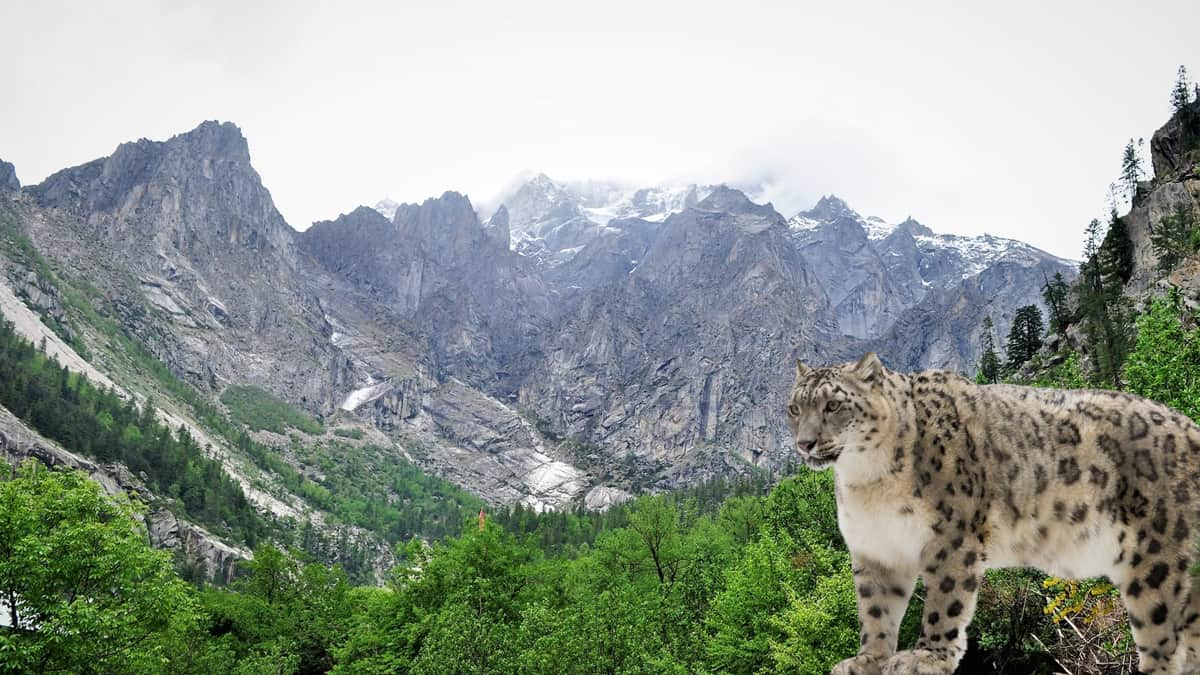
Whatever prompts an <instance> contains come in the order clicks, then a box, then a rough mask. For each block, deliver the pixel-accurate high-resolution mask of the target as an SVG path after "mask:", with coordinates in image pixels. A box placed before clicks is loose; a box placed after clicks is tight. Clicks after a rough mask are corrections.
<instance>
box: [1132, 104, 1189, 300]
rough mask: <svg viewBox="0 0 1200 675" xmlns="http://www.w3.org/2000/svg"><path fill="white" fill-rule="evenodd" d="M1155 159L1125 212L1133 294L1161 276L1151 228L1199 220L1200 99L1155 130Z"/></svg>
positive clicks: (1152, 152)
mask: <svg viewBox="0 0 1200 675" xmlns="http://www.w3.org/2000/svg"><path fill="white" fill-rule="evenodd" d="M1150 159H1151V163H1152V164H1153V166H1154V180H1153V181H1152V182H1145V183H1142V184H1141V185H1139V186H1138V190H1137V194H1136V195H1135V197H1134V199H1133V204H1132V208H1131V209H1130V211H1129V213H1128V214H1127V215H1125V217H1124V219H1125V224H1126V226H1127V227H1128V228H1129V236H1130V239H1131V240H1132V241H1133V258H1134V269H1133V277H1132V278H1131V279H1130V281H1129V286H1128V288H1127V291H1128V293H1129V294H1130V295H1132V296H1134V297H1137V296H1141V295H1143V294H1144V293H1145V292H1146V291H1147V290H1149V289H1150V288H1151V287H1152V285H1153V284H1154V282H1155V281H1156V279H1157V276H1158V275H1157V271H1156V269H1155V268H1156V265H1157V262H1158V255H1157V254H1156V252H1155V251H1154V247H1153V245H1152V244H1151V241H1150V231H1151V227H1152V226H1156V225H1158V223H1160V222H1161V221H1162V219H1163V218H1170V217H1176V216H1178V215H1180V214H1183V215H1184V217H1191V218H1192V219H1194V220H1200V99H1198V100H1196V101H1193V102H1192V103H1191V104H1189V105H1188V106H1186V107H1185V108H1184V109H1183V110H1182V111H1180V112H1178V113H1176V114H1175V115H1173V116H1172V117H1171V119H1170V120H1168V121H1167V123H1166V124H1164V125H1163V126H1162V127H1161V128H1159V129H1158V130H1157V131H1155V132H1154V135H1153V136H1152V137H1151V139H1150ZM1185 285H1187V286H1190V285H1191V284H1190V283H1189V284H1185Z"/></svg>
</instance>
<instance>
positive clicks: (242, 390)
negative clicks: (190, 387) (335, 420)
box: [221, 386, 325, 435]
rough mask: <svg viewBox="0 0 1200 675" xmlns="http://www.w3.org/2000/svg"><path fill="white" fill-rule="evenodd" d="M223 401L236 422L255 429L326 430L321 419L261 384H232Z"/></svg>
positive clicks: (283, 431) (317, 433)
mask: <svg viewBox="0 0 1200 675" xmlns="http://www.w3.org/2000/svg"><path fill="white" fill-rule="evenodd" d="M221 402H222V403H224V404H225V406H226V407H227V408H228V409H229V416H230V417H232V418H233V421H234V422H237V423H238V424H245V425H246V426H247V427H250V429H252V430H254V431H273V432H275V433H277V434H283V433H287V430H288V429H296V430H299V431H303V432H304V433H306V434H312V435H319V434H323V433H325V428H324V427H322V426H321V424H320V423H319V422H317V421H316V420H314V419H313V418H311V417H309V416H308V415H305V414H304V413H302V412H300V411H299V410H296V409H295V408H293V407H292V406H291V405H289V404H288V402H287V401H284V400H283V399H280V398H279V397H278V396H275V395H274V394H272V393H270V392H268V391H266V390H264V389H262V388H260V387H252V386H232V387H228V388H226V389H225V391H223V392H221Z"/></svg>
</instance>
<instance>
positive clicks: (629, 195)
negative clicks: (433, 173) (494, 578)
mask: <svg viewBox="0 0 1200 675" xmlns="http://www.w3.org/2000/svg"><path fill="white" fill-rule="evenodd" d="M0 168H2V167H0ZM9 173H11V171H10V172H9ZM14 181H15V179H14ZM5 184H6V185H10V186H11V185H13V184H14V183H13V182H12V181H10V182H8V183H5ZM9 193H10V194H11V197H10V198H9V200H8V203H9V204H10V207H7V208H9V209H10V210H11V212H12V214H14V217H15V219H16V221H17V222H18V223H19V224H20V227H21V229H22V231H23V233H25V234H27V235H28V236H29V237H30V239H31V240H32V242H33V244H34V245H35V246H36V247H37V248H38V249H39V250H40V251H41V252H42V253H43V254H44V255H45V256H46V257H47V258H49V259H51V260H52V261H53V263H54V264H55V265H56V266H58V268H59V269H61V270H69V271H70V273H71V274H72V275H76V276H77V277H78V279H80V280H86V282H87V284H88V285H90V286H91V287H94V288H95V290H96V295H95V298H96V301H97V302H103V303H106V306H107V307H108V309H109V310H110V312H111V314H112V315H113V316H115V317H116V318H117V320H118V321H119V323H120V325H121V328H122V330H123V331H125V332H126V333H127V334H128V335H130V336H132V337H133V338H134V339H135V340H137V341H138V342H139V343H141V344H143V345H144V346H145V347H146V348H147V349H148V350H149V351H150V352H151V354H153V355H154V356H155V357H157V358H158V359H160V360H161V361H162V362H163V363H165V364H166V365H167V367H168V368H169V369H170V370H171V371H172V372H173V373H175V374H176V375H178V376H180V377H182V378H183V379H185V380H186V381H188V382H190V383H191V384H193V385H195V386H196V387H197V388H198V389H200V391H201V392H203V393H204V394H205V395H208V396H213V395H215V394H217V393H218V392H219V391H221V390H222V389H223V388H224V387H226V386H228V385H230V384H254V385H258V386H261V387H263V388H265V389H267V390H269V391H271V392H273V393H275V394H276V395H278V396H280V397H282V398H284V399H286V400H287V401H289V402H291V403H292V404H294V405H296V406H297V407H300V408H302V409H304V410H306V411H308V412H310V413H311V414H313V415H314V416H316V417H318V418H319V419H324V420H327V421H328V420H335V419H341V420H346V419H353V420H357V422H359V423H361V424H363V425H364V426H365V427H368V428H371V429H373V431H372V433H378V434H379V435H378V439H382V440H380V442H385V443H390V444H391V448H392V449H393V450H394V452H395V453H396V456H397V457H398V458H400V457H402V458H405V459H406V460H411V461H414V462H417V463H418V464H420V465H422V466H424V467H426V468H427V469H429V470H431V471H435V472H437V473H439V474H441V475H444V476H446V477H449V478H451V479H452V480H454V481H455V482H457V483H459V484H461V485H463V486H465V487H467V488H468V489H471V490H473V491H475V492H476V493H478V494H480V495H481V496H483V497H484V498H485V499H487V500H489V501H492V502H494V503H511V502H518V501H521V502H524V503H527V504H529V505H531V506H535V507H538V508H555V507H565V506H568V505H571V504H574V503H586V504H593V505H595V504H600V505H603V504H608V503H612V502H613V501H615V500H619V499H621V498H623V496H625V495H627V494H628V492H630V491H633V490H635V489H644V488H646V487H652V486H656V485H657V486H660V487H668V486H674V485H680V484H685V483H688V482H691V481H694V480H697V479H698V478H700V477H703V476H706V475H711V474H713V473H714V472H718V471H721V472H728V471H731V470H732V471H747V470H749V468H748V467H750V466H755V465H756V466H760V467H771V468H775V467H780V466H782V465H784V464H785V463H786V462H787V461H788V452H787V446H788V444H787V441H786V434H785V430H784V428H783V424H782V420H781V417H780V415H778V414H777V412H778V411H777V410H776V408H777V407H778V403H777V402H778V401H779V400H782V397H783V395H784V393H785V392H786V389H787V387H788V386H789V385H790V380H791V375H790V374H791V370H792V369H791V365H790V364H791V363H792V361H793V360H794V359H795V358H797V357H800V358H804V359H806V360H808V361H810V362H813V363H826V362H833V361H839V360H847V359H851V358H855V357H857V356H859V355H860V354H861V352H862V351H864V350H866V349H868V348H871V347H874V348H877V349H879V350H880V352H881V354H882V355H883V356H884V358H885V359H886V360H888V362H889V364H890V365H893V366H895V367H901V368H913V367H925V366H938V367H950V368H957V369H970V368H971V364H973V363H974V360H975V358H976V352H977V350H978V345H977V344H976V342H975V340H976V335H975V334H976V332H977V330H978V326H979V323H980V321H981V320H982V316H983V314H984V313H991V314H992V316H993V319H995V320H996V322H997V325H998V327H999V328H1000V329H1001V330H1006V326H1007V323H1006V321H1007V320H1008V317H1009V316H1010V315H1011V311H1012V310H1013V309H1015V307H1017V306H1019V305H1020V304H1027V303H1028V302H1036V301H1038V300H1039V298H1038V293H1039V289H1040V286H1041V284H1042V283H1043V275H1044V274H1049V275H1051V276H1052V275H1053V273H1054V272H1055V271H1064V272H1065V273H1067V274H1068V275H1069V274H1070V273H1071V269H1070V267H1071V266H1070V265H1069V263H1067V262H1066V261H1061V260H1058V259H1055V258H1053V257H1051V256H1048V255H1047V254H1045V253H1043V252H1041V251H1037V250H1036V249H1033V248H1032V247H1029V246H1027V245H1024V244H1020V243H1019V242H1012V241H1009V240H1002V239H996V238H988V237H976V238H964V237H949V236H940V235H936V234H934V233H933V232H932V231H930V230H929V229H928V228H926V227H924V226H922V225H921V224H920V223H917V222H916V221H914V220H911V219H910V220H907V221H905V222H903V223H899V224H896V225H892V224H888V223H886V222H884V221H882V220H879V219H877V218H863V217H861V216H859V215H858V214H857V213H855V212H854V211H853V210H852V209H851V208H850V207H849V206H847V205H846V204H845V202H842V201H841V200H839V199H837V198H834V197H828V198H825V199H823V200H821V201H820V202H819V203H818V204H817V205H816V206H815V207H814V208H813V209H811V210H809V211H806V212H803V213H801V214H798V215H797V216H795V217H793V218H791V219H790V220H789V219H785V218H784V217H783V216H782V215H780V214H779V213H778V212H776V210H775V209H774V208H773V207H772V206H771V205H770V204H765V205H764V204H756V203H754V202H753V201H752V200H751V199H749V198H748V197H747V196H746V195H745V194H743V193H742V192H739V191H737V190H734V189H731V188H728V187H724V186H717V187H705V186H683V187H676V188H662V187H659V188H645V189H633V188H629V187H625V186H615V185H611V184H607V183H569V184H568V183H559V182H556V181H553V180H551V179H549V178H547V177H545V176H537V177H535V178H533V179H532V180H530V181H529V182H528V183H526V184H525V185H523V186H522V187H521V188H519V189H518V190H517V191H516V192H515V193H514V194H513V195H510V196H509V197H508V198H506V199H505V200H504V203H503V205H501V206H500V207H499V208H498V209H497V210H496V211H495V213H493V214H492V215H491V216H490V217H489V218H488V219H486V220H481V219H480V217H479V215H478V214H477V212H476V210H475V208H474V206H473V205H472V204H471V202H470V201H469V199H468V198H467V197H466V196H464V195H461V194H458V193H455V192H446V193H445V194H443V195H441V196H440V197H437V198H431V199H427V200H425V201H424V202H422V203H420V204H396V203H394V202H389V201H386V200H385V201H384V202H380V203H379V204H377V205H376V207H375V208H374V209H368V208H365V207H360V208H357V209H354V210H352V211H350V212H349V213H347V214H345V215H342V216H340V217H338V218H337V219H334V220H332V221H325V222H320V223H316V224H314V225H313V226H312V227H310V228H309V229H307V230H306V231H304V232H297V231H295V230H293V229H292V228H291V226H289V225H288V224H287V223H286V222H284V220H283V218H282V217H281V216H280V215H279V213H278V211H276V209H275V207H274V205H273V203H272V201H271V197H270V194H269V192H268V191H267V190H266V188H265V187H264V186H263V185H262V182H261V180H260V179H259V176H258V174H257V173H256V172H255V171H254V169H253V167H252V166H251V163H250V153H249V147H248V144H247V142H246V140H245V139H244V138H243V137H242V135H241V133H240V131H238V129H237V128H236V127H235V126H233V125H231V124H228V123H225V124H219V123H215V122H206V123H204V124H202V125H201V126H200V127H198V128H197V129H195V130H194V131H191V132H188V133H185V134H180V135H179V136H176V137H174V138H171V139H169V140H167V141H163V142H154V141H148V140H141V141H138V142H136V143H126V144H123V145H121V146H120V147H119V148H117V150H116V152H114V153H113V155H112V156H110V157H107V158H103V159H98V160H95V161H93V162H90V163H88V164H85V165H82V166H79V167H75V168H72V169H66V170H64V171H61V172H59V173H57V174H54V175H53V176H51V177H50V178H48V179H47V180H46V181H44V182H43V183H42V184H40V185H36V186H32V187H26V188H23V189H15V188H9ZM384 214H387V215H384ZM10 262H12V264H10V265H8V266H7V267H6V270H7V273H8V276H9V279H10V281H12V283H13V285H14V287H28V288H34V289H38V288H40V286H39V285H38V280H37V279H36V278H34V279H33V280H32V281H30V280H29V279H28V278H27V275H28V274H29V273H30V269H27V268H24V267H22V265H21V264H20V263H19V261H10ZM35 277H36V273H35ZM22 279H24V280H26V281H29V283H24V285H22V283H23V282H21V280H22ZM18 282H21V283H18ZM43 296H45V297H44V298H43V299H44V300H45V302H44V303H42V302H41V301H38V302H35V301H34V300H33V299H32V296H22V297H23V298H24V300H25V302H26V303H32V304H33V305H39V306H38V307H36V308H35V310H36V311H38V312H39V313H41V314H42V316H43V317H48V316H49V317H53V316H54V314H53V313H52V312H50V311H49V310H47V309H46V308H45V307H41V306H40V304H45V305H52V304H53V301H54V297H53V296H52V294H50V293H45V292H43V293H42V295H39V297H43ZM39 303H40V304H39ZM59 305H60V307H59V310H60V313H61V311H62V307H61V303H59ZM74 318H78V317H74ZM45 320H49V319H45ZM72 320H73V317H72V316H70V312H67V313H66V314H63V315H62V316H61V323H62V324H63V326H65V327H69V326H70V325H74V324H73V323H72ZM78 323H80V325H82V326H83V330H82V334H81V335H80V336H79V338H80V339H81V340H82V341H84V342H85V343H87V344H88V345H89V346H91V347H93V348H94V349H93V352H94V359H93V360H95V361H96V363H95V365H96V366H97V367H98V368H99V369H100V370H106V369H107V370H109V371H110V374H112V375H113V377H114V378H115V379H120V373H119V372H118V371H119V370H120V369H119V368H116V367H115V366H117V365H119V360H117V359H114V358H113V357H111V355H110V354H109V353H108V351H106V347H105V340H106V339H107V338H105V337H104V336H103V335H100V334H98V333H97V332H96V331H95V330H91V329H89V328H88V326H87V324H86V322H82V321H80V322H78ZM63 329H64V330H65V329H66V328H63ZM128 386H136V383H129V384H128ZM225 451H229V449H225ZM231 466H232V465H231ZM231 470H233V469H231ZM292 497H294V496H288V495H286V494H285V495H282V496H279V500H280V503H279V504H276V505H275V506H273V507H272V508H273V509H275V510H276V511H277V512H279V513H287V512H288V509H300V508H302V505H299V504H298V502H296V501H295V500H294V499H292ZM160 529H162V531H164V532H168V533H169V532H176V534H175V535H171V536H173V537H175V538H177V539H179V540H180V541H181V542H182V541H184V539H186V537H183V536H182V535H181V534H178V528H174V529H173V528H172V527H171V526H170V524H169V523H168V524H167V525H164V526H163V527H162V528H160Z"/></svg>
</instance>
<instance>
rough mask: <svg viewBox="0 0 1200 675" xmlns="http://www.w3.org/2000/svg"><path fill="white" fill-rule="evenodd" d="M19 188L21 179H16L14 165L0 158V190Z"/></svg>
mask: <svg viewBox="0 0 1200 675" xmlns="http://www.w3.org/2000/svg"><path fill="white" fill-rule="evenodd" d="M20 189H21V181H19V180H17V169H16V167H14V166H13V165H12V164H10V163H8V162H6V161H4V160H2V159H0V192H5V191H13V190H20Z"/></svg>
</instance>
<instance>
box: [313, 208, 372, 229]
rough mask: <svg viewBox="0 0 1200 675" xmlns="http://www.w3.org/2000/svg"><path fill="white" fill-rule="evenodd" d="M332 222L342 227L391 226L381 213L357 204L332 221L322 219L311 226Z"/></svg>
mask: <svg viewBox="0 0 1200 675" xmlns="http://www.w3.org/2000/svg"><path fill="white" fill-rule="evenodd" d="M325 223H332V224H336V225H339V226H340V227H343V228H362V227H372V228H373V227H376V226H379V225H386V226H389V227H390V226H391V221H389V220H388V219H387V218H384V217H383V215H382V214H381V213H379V212H378V211H376V210H375V209H373V208H371V207H369V206H359V207H357V208H355V209H354V210H353V211H351V212H350V213H343V214H342V215H340V216H338V217H337V218H335V219H334V220H332V221H324V222H322V223H314V224H313V226H314V227H316V226H317V225H324V224H325Z"/></svg>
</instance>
